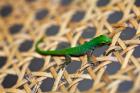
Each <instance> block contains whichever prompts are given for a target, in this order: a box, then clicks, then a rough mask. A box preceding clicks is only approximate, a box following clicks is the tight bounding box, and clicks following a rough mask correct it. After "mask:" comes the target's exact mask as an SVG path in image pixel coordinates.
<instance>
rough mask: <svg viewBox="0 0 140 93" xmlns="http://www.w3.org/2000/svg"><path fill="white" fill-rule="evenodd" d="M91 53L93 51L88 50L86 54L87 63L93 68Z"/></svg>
mask: <svg viewBox="0 0 140 93" xmlns="http://www.w3.org/2000/svg"><path fill="white" fill-rule="evenodd" d="M93 51H94V49H92V50H89V51H88V52H87V53H86V54H87V61H88V62H89V63H90V64H91V65H93V66H95V63H93V62H92V61H93V60H92V56H93Z"/></svg>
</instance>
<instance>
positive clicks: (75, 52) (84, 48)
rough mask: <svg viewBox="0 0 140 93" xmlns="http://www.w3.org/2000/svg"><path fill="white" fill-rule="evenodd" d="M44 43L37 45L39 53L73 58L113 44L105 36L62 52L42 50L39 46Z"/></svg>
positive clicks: (36, 48) (38, 42)
mask: <svg viewBox="0 0 140 93" xmlns="http://www.w3.org/2000/svg"><path fill="white" fill-rule="evenodd" d="M41 42H42V39H40V40H39V41H37V43H36V45H35V50H36V52H37V53H39V54H41V55H51V56H67V55H68V56H72V57H79V56H83V55H85V54H87V52H88V51H90V50H93V49H94V48H95V47H98V46H101V45H105V44H109V43H111V42H112V39H111V38H109V37H107V36H105V35H100V36H98V37H96V38H93V39H92V40H90V41H89V42H85V43H84V44H82V45H79V46H76V47H72V48H65V49H61V50H46V51H45V50H41V49H40V48H39V47H38V45H39V44H40V43H41Z"/></svg>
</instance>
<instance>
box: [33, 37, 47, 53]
mask: <svg viewBox="0 0 140 93" xmlns="http://www.w3.org/2000/svg"><path fill="white" fill-rule="evenodd" d="M43 39H44V37H42V38H40V39H39V40H38V41H37V42H36V44H35V51H36V52H37V53H39V54H44V52H45V51H44V50H41V49H40V48H39V44H40V43H41V42H43Z"/></svg>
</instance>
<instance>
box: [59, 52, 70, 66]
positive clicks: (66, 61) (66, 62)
mask: <svg viewBox="0 0 140 93" xmlns="http://www.w3.org/2000/svg"><path fill="white" fill-rule="evenodd" d="M69 63H71V56H70V55H66V56H65V63H63V64H61V66H60V67H61V68H64V67H65V66H67V65H68V64H69Z"/></svg>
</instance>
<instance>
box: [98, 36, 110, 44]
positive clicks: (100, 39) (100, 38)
mask: <svg viewBox="0 0 140 93" xmlns="http://www.w3.org/2000/svg"><path fill="white" fill-rule="evenodd" d="M111 42H112V39H111V38H109V37H108V36H106V35H100V36H98V37H96V44H97V45H105V44H110V43H111Z"/></svg>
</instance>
